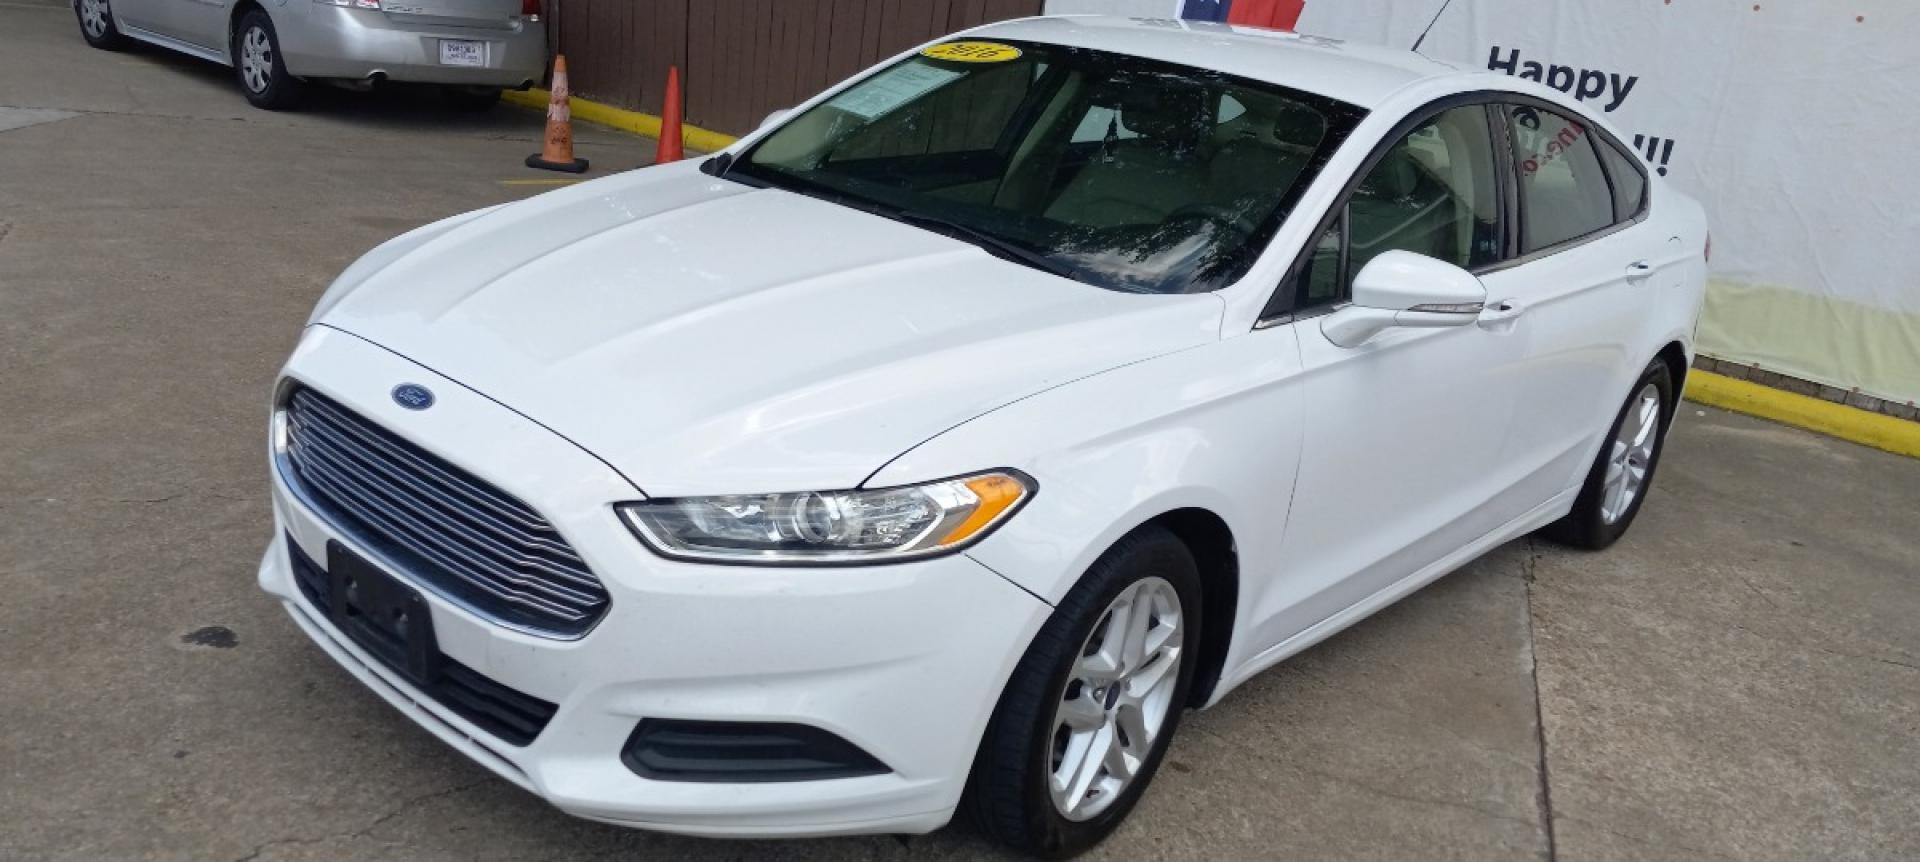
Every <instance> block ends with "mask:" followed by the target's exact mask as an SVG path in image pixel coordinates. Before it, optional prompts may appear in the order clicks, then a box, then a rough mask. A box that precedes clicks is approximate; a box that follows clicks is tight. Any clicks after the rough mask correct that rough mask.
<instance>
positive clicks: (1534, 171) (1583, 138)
mask: <svg viewBox="0 0 1920 862" xmlns="http://www.w3.org/2000/svg"><path fill="white" fill-rule="evenodd" d="M1506 110H1507V120H1508V122H1507V128H1508V132H1509V134H1510V136H1511V143H1512V145H1513V165H1514V171H1515V173H1516V174H1517V175H1518V177H1519V186H1520V253H1521V254H1531V253H1533V252H1536V251H1539V250H1541V249H1545V248H1551V247H1553V246H1556V245H1560V244H1561V243H1565V242H1569V241H1571V240H1575V239H1578V238H1580V237H1583V236H1586V235H1588V234H1591V233H1597V232H1599V231H1602V230H1605V229H1606V228H1608V227H1609V226H1611V225H1612V224H1613V223H1614V220H1615V219H1614V206H1615V201H1614V195H1615V192H1614V189H1613V187H1612V186H1611V185H1610V184H1609V183H1608V181H1607V173H1606V169H1605V168H1603V167H1601V165H1600V154H1599V152H1598V151H1597V150H1595V149H1594V147H1595V144H1596V143H1597V141H1596V140H1595V138H1596V136H1595V135H1594V134H1592V133H1591V132H1590V130H1589V129H1588V128H1587V127H1586V126H1585V125H1584V124H1582V123H1580V122H1578V121H1576V120H1574V119H1572V118H1570V117H1566V116H1564V115H1561V114H1559V113H1555V112H1553V111H1549V110H1546V109H1544V108H1538V107H1534V106H1532V105H1509V106H1507V109H1506ZM1642 182H1643V183H1644V180H1642ZM1641 192H1642V194H1644V193H1645V190H1644V188H1643V189H1642V190H1641Z"/></svg>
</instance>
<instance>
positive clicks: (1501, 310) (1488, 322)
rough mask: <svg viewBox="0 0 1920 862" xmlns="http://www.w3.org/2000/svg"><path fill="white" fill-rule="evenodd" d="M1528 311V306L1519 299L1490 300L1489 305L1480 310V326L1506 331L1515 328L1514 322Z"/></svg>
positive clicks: (1496, 330) (1495, 330)
mask: <svg viewBox="0 0 1920 862" xmlns="http://www.w3.org/2000/svg"><path fill="white" fill-rule="evenodd" d="M1526 313H1527V307H1526V306H1524V305H1521V304H1520V301H1519V300H1514V299H1503V300H1500V301H1499V302H1489V303H1487V307H1486V308H1483V309H1481V311H1480V320H1479V324H1480V328H1481V329H1487V330H1492V331H1494V332H1505V331H1507V330H1509V329H1512V328H1513V322H1514V321H1515V320H1518V319H1520V315H1522V314H1526Z"/></svg>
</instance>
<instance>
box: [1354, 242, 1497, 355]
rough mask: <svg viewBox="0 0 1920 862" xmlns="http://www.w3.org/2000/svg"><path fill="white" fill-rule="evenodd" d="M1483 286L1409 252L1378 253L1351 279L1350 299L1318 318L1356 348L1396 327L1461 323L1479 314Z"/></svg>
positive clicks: (1459, 271)
mask: <svg viewBox="0 0 1920 862" xmlns="http://www.w3.org/2000/svg"><path fill="white" fill-rule="evenodd" d="M1486 303H1487V289H1486V287H1485V286H1483V285H1481V284H1480V279H1477V278H1474V277H1473V274H1472V273H1470V272H1467V271H1466V270H1464V269H1461V268H1460V267H1457V266H1454V265H1453V264H1450V263H1447V262H1446V261H1442V260H1435V259H1434V258H1431V257H1427V256H1426V255H1422V254H1414V253H1413V252H1410V251H1398V250H1396V251H1388V252H1382V253H1381V254H1380V256H1379V257H1376V258H1374V259H1373V260H1370V261H1368V262H1367V265H1366V266H1364V267H1362V268H1361V269H1360V274H1359V275H1356V276H1354V278H1353V304H1352V305H1349V306H1347V307H1346V308H1343V309H1340V310H1339V311H1336V312H1334V313H1333V314H1329V315H1327V316H1326V317H1322V318H1320V331H1321V332H1322V333H1324V334H1325V335H1326V336H1327V340H1328V341H1331V342H1333V343H1334V344H1337V345H1339V346H1341V347H1358V346H1360V345H1362V344H1364V343H1366V341H1367V339H1369V338H1372V337H1374V336H1375V335H1378V334H1380V332H1381V331H1382V330H1385V329H1388V328H1390V327H1395V326H1415V327H1435V326H1463V325H1465V324H1469V323H1473V322H1474V321H1476V320H1479V319H1480V311H1481V309H1483V308H1485V307H1486Z"/></svg>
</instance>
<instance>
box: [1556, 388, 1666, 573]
mask: <svg viewBox="0 0 1920 862" xmlns="http://www.w3.org/2000/svg"><path fill="white" fill-rule="evenodd" d="M1649 386H1651V387H1653V388H1654V390H1655V391H1656V392H1658V394H1659V398H1658V404H1659V409H1660V415H1659V418H1658V419H1657V420H1655V422H1656V427H1655V428H1654V431H1653V434H1654V438H1653V440H1652V445H1653V449H1652V452H1651V454H1650V455H1648V456H1647V457H1646V460H1645V470H1646V472H1645V478H1644V479H1642V480H1641V481H1640V488H1639V490H1638V492H1637V493H1636V494H1635V495H1634V497H1633V499H1632V501H1631V502H1630V503H1628V504H1627V506H1626V509H1625V511H1624V512H1623V513H1622V514H1620V515H1619V516H1618V517H1616V518H1614V519H1613V520H1611V521H1610V520H1608V519H1607V517H1606V510H1605V506H1604V503H1605V499H1606V490H1607V487H1606V484H1607V476H1608V470H1607V467H1608V464H1609V462H1611V461H1612V460H1613V458H1614V456H1615V454H1616V447H1615V443H1614V441H1615V440H1616V439H1617V438H1618V437H1619V434H1620V428H1621V426H1622V425H1624V424H1625V423H1626V421H1627V418H1628V416H1629V415H1630V414H1631V413H1632V412H1633V411H1634V410H1635V409H1636V408H1637V407H1639V405H1640V401H1641V397H1642V393H1643V392H1645V391H1646V390H1647V387H1649ZM1673 396H1674V391H1673V372H1672V371H1671V370H1670V369H1668V368H1667V363H1666V361H1665V360H1662V359H1655V360H1653V362H1652V364H1650V365H1648V366H1647V370H1645V371H1643V372H1641V373H1640V378H1639V379H1638V380H1636V381H1635V382H1634V384H1633V388H1632V389H1631V390H1629V392H1628V394H1627V400H1626V403H1624V404H1622V405H1621V406H1620V412H1619V413H1618V414H1616V415H1615V416H1614V419H1613V424H1612V425H1610V426H1608V428H1607V436H1606V440H1605V442H1603V443H1602V444H1601V445H1600V453H1599V454H1598V455H1597V456H1595V458H1594V461H1593V466H1592V467H1591V468H1590V469H1588V470H1587V481H1586V483H1585V484H1583V485H1581V486H1580V496H1579V497H1576V498H1575V499H1574V501H1573V511H1571V512H1568V513H1567V516H1566V517H1564V518H1561V519H1560V520H1558V521H1555V522H1553V523H1551V524H1548V525H1547V526H1546V527H1545V528H1543V529H1542V530H1541V531H1540V533H1541V535H1543V536H1546V537H1547V538H1549V539H1552V540H1554V541H1556V542H1559V543H1561V544H1563V545H1571V546H1573V547H1576V548H1586V549H1588V550H1593V551H1598V550H1600V549H1602V548H1605V547H1607V546H1608V545H1611V544H1613V543H1614V542H1616V541H1618V540H1619V539H1620V537H1621V536H1622V535H1624V534H1625V533H1626V532H1627V528H1628V527H1631V526H1633V519H1634V518H1635V517H1637V516H1638V515H1639V514H1640V507H1641V506H1642V505H1644V504H1645V503H1646V502H1647V492H1648V491H1649V490H1651V489H1652V488H1653V476H1654V472H1655V471H1656V470H1657V469H1658V468H1659V467H1660V453H1662V452H1664V451H1666V448H1667V433H1666V432H1667V428H1668V427H1669V426H1671V425H1672V424H1673V411H1674V405H1675V403H1676V402H1675V399H1674V397H1673Z"/></svg>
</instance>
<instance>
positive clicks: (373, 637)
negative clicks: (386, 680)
mask: <svg viewBox="0 0 1920 862" xmlns="http://www.w3.org/2000/svg"><path fill="white" fill-rule="evenodd" d="M327 583H328V587H329V598H330V599H331V601H330V602H329V604H330V605H331V607H329V609H328V612H329V615H330V616H331V617H332V618H333V624H334V626H335V627H336V628H338V629H339V630H340V631H341V632H342V633H344V634H345V635H346V636H347V638H348V639H350V640H352V641H353V642H354V643H356V644H359V645H360V647H361V648H363V649H365V650H366V651H367V652H369V653H372V654H373V655H374V657H375V658H378V659H379V660H380V661H381V663H383V664H385V665H386V666H387V667H389V668H391V669H393V670H394V671H396V672H398V673H399V674H400V675H401V676H403V677H406V679H407V681H409V682H411V683H413V684H414V685H416V686H420V687H422V688H426V687H428V686H431V685H432V684H433V683H434V681H435V680H437V679H438V678H439V675H440V647H439V643H438V641H436V640H435V639H434V634H433V612H432V610H431V609H430V608H429V607H428V605H427V600H426V598H425V597H424V596H422V595H421V594H420V591H419V590H416V589H414V588H413V587H411V586H408V585H407V584H405V583H403V582H401V581H400V580H399V579H398V578H395V577H394V576H392V575H389V574H387V573H386V572H384V571H381V569H380V568H379V567H378V566H375V565H374V564H372V563H370V562H367V561H366V560H365V559H363V558H361V556H360V555H359V554H356V553H354V552H353V551H350V550H348V549H347V548H346V546H344V545H342V544H340V543H339V542H332V541H330V542H328V543H327Z"/></svg>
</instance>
